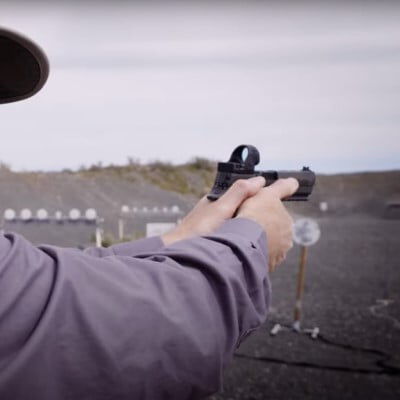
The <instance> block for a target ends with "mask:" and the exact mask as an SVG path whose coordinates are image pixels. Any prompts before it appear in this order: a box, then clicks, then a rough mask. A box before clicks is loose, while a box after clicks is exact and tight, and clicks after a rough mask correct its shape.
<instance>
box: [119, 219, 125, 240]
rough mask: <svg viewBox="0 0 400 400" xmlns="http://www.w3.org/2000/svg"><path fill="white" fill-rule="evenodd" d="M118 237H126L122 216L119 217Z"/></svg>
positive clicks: (120, 238)
mask: <svg viewBox="0 0 400 400" xmlns="http://www.w3.org/2000/svg"><path fill="white" fill-rule="evenodd" d="M118 238H119V240H122V239H123V238H124V220H123V219H122V218H119V219H118Z"/></svg>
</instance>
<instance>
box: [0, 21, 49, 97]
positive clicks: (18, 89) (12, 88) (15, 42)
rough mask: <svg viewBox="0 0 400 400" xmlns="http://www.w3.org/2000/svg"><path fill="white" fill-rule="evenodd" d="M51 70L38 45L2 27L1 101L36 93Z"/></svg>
mask: <svg viewBox="0 0 400 400" xmlns="http://www.w3.org/2000/svg"><path fill="white" fill-rule="evenodd" d="M49 69H50V68H49V61H48V59H47V57H46V55H45V53H44V51H43V50H42V49H41V48H40V47H39V46H38V45H36V44H35V43H34V42H32V41H31V40H30V39H28V38H26V37H24V36H22V35H21V34H19V33H16V32H13V31H10V30H8V29H4V28H1V27H0V104H2V103H11V102H14V101H18V100H23V99H26V98H28V97H31V96H33V95H34V94H35V93H37V92H38V91H39V90H40V89H41V88H42V87H43V85H44V84H45V83H46V81H47V78H48V76H49Z"/></svg>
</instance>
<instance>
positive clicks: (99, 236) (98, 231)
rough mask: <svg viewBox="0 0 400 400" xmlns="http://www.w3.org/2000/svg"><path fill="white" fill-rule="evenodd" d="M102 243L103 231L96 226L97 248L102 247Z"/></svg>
mask: <svg viewBox="0 0 400 400" xmlns="http://www.w3.org/2000/svg"><path fill="white" fill-rule="evenodd" d="M101 242H102V240H101V229H100V228H99V227H98V226H96V247H102V246H101Z"/></svg>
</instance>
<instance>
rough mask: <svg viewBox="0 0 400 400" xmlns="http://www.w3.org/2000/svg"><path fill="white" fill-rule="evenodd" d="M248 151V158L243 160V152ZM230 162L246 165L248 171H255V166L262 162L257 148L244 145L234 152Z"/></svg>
mask: <svg viewBox="0 0 400 400" xmlns="http://www.w3.org/2000/svg"><path fill="white" fill-rule="evenodd" d="M246 149H247V157H246V159H245V160H243V156H242V155H243V151H244V150H246ZM229 162H234V163H237V164H242V165H245V166H246V168H248V169H254V166H255V165H257V164H258V163H259V162H260V153H259V151H258V150H257V148H256V147H254V146H252V145H251V144H242V145H240V146H238V147H236V149H235V150H233V152H232V155H231V158H230V159H229Z"/></svg>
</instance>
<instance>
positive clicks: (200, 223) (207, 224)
mask: <svg viewBox="0 0 400 400" xmlns="http://www.w3.org/2000/svg"><path fill="white" fill-rule="evenodd" d="M264 185H265V179H264V178H263V177H261V176H258V177H255V178H250V179H240V180H238V181H236V182H235V183H234V184H233V185H232V186H231V187H230V188H229V190H228V191H227V192H226V193H225V194H224V195H223V196H221V197H220V198H219V199H218V200H217V201H210V200H208V199H207V196H204V197H203V198H202V199H201V200H200V201H199V202H198V203H197V204H196V206H195V207H194V208H193V210H192V211H191V212H190V213H189V214H188V215H187V216H186V217H185V218H184V219H183V220H182V222H181V223H180V224H179V225H178V226H177V227H176V228H175V229H173V230H172V231H171V232H168V233H166V234H165V235H163V236H162V240H163V242H164V244H165V245H169V244H171V243H173V242H176V241H178V240H183V239H188V238H190V237H192V236H197V235H207V234H209V233H211V232H213V231H214V230H215V229H217V228H218V227H219V226H220V225H221V224H222V223H223V222H224V221H225V220H227V219H230V218H232V217H233V216H234V214H235V212H236V210H237V209H238V208H239V206H240V205H241V204H242V203H243V201H245V200H246V199H248V198H249V197H251V196H254V195H255V194H256V193H258V192H259V191H260V189H261V188H262V187H263V186H264Z"/></svg>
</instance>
